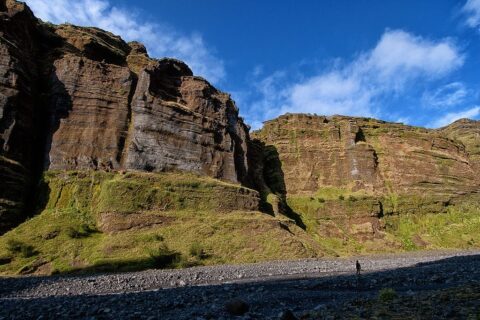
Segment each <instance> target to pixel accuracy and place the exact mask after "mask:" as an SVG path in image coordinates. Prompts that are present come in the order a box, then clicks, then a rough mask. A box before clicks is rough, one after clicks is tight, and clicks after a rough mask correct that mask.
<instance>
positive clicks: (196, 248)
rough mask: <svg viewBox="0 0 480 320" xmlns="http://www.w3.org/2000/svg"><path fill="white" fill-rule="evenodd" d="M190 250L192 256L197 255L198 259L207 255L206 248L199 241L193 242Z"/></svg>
mask: <svg viewBox="0 0 480 320" xmlns="http://www.w3.org/2000/svg"><path fill="white" fill-rule="evenodd" d="M189 252H190V255H191V256H192V257H196V258H198V259H204V258H206V256H207V255H206V253H205V249H204V248H203V247H202V245H201V244H200V243H198V242H194V243H192V245H191V246H190V249H189Z"/></svg>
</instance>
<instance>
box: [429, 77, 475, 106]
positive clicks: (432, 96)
mask: <svg viewBox="0 0 480 320" xmlns="http://www.w3.org/2000/svg"><path fill="white" fill-rule="evenodd" d="M468 95H469V91H468V90H467V88H466V87H465V85H464V84H463V83H461V82H452V83H449V84H447V85H444V86H442V87H440V88H437V89H436V90H434V91H433V92H431V91H427V92H425V93H424V94H423V96H422V101H423V105H424V106H425V107H438V108H448V107H454V106H458V105H460V104H461V103H463V102H464V101H465V99H466V98H467V96H468Z"/></svg>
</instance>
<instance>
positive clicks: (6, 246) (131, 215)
mask: <svg viewBox="0 0 480 320" xmlns="http://www.w3.org/2000/svg"><path fill="white" fill-rule="evenodd" d="M42 189H43V196H44V200H45V209H44V210H43V211H42V212H41V213H40V214H38V215H36V216H34V217H33V218H31V219H30V220H28V221H26V222H25V223H23V224H21V225H20V226H18V227H17V228H15V229H13V230H12V231H10V232H8V233H6V234H5V235H3V236H2V237H0V274H23V273H41V274H51V273H65V272H73V271H82V270H83V271H119V270H138V269H145V268H163V267H186V266H191V265H198V264H205V265H208V264H218V263H243V262H256V261H264V260H273V259H294V258H304V257H311V256H314V255H315V252H316V249H315V243H314V242H313V241H311V240H310V239H309V238H308V237H307V236H306V233H305V232H304V231H303V230H301V229H300V228H298V227H297V226H296V225H295V224H293V223H292V222H291V221H290V220H288V219H282V218H274V217H272V216H269V215H267V214H264V213H260V212H258V211H256V209H257V207H258V193H257V192H256V191H253V190H250V189H246V188H244V187H240V186H238V185H232V184H228V183H224V182H221V181H218V180H214V179H211V178H206V177H200V176H196V175H193V174H185V173H164V174H151V173H136V172H135V173H133V172H131V173H127V174H119V173H106V172H99V171H95V172H48V173H46V175H45V178H44V186H43V187H42Z"/></svg>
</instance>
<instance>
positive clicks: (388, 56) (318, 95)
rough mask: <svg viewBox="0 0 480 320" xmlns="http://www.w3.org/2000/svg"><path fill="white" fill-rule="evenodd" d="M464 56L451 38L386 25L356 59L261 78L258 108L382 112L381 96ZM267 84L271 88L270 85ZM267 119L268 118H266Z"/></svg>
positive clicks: (443, 70)
mask: <svg viewBox="0 0 480 320" xmlns="http://www.w3.org/2000/svg"><path fill="white" fill-rule="evenodd" d="M463 63H464V57H463V54H462V53H461V51H460V49H459V48H458V47H457V46H456V45H455V43H453V41H451V40H450V39H441V40H438V41H434V40H429V39H425V38H422V37H419V36H415V35H412V34H410V33H408V32H405V31H403V30H387V31H385V33H384V34H383V35H382V37H381V38H380V40H379V41H378V43H377V44H376V46H375V47H374V48H372V49H371V50H369V51H367V52H363V53H361V54H359V55H357V56H356V57H355V58H354V59H353V60H352V61H351V62H349V63H343V64H339V65H336V66H335V67H333V68H332V69H330V70H327V71H325V72H322V73H319V74H317V75H314V76H312V77H309V78H306V79H301V80H299V81H286V80H285V79H282V80H283V81H280V82H276V81H275V80H276V79H277V78H278V73H277V76H273V77H272V76H269V77H266V78H265V79H264V80H263V81H259V82H258V83H257V91H258V92H259V93H260V97H261V98H260V100H259V101H256V102H254V103H253V104H254V105H256V106H258V108H256V110H257V111H258V112H265V111H268V114H270V115H272V114H274V116H277V115H279V114H282V113H286V112H306V113H318V114H324V115H332V114H345V115H356V116H377V117H378V116H382V112H381V110H380V109H379V103H378V102H379V101H380V100H381V99H382V98H383V97H384V96H388V95H390V96H392V95H396V94H400V93H403V92H404V91H405V90H406V89H407V88H409V87H410V86H412V83H414V82H415V81H420V80H421V81H426V82H429V81H434V80H438V79H441V78H443V77H445V76H446V75H449V74H450V73H452V72H453V71H454V70H456V69H458V68H459V67H461V66H462V65H463ZM265 84H268V88H269V90H267V91H265V88H264V87H265ZM265 119H266V118H265Z"/></svg>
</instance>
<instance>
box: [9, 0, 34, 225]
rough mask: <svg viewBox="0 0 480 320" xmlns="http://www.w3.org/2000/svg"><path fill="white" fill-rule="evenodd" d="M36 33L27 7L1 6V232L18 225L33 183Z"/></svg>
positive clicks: (20, 5)
mask: <svg viewBox="0 0 480 320" xmlns="http://www.w3.org/2000/svg"><path fill="white" fill-rule="evenodd" d="M38 33H39V30H38V25H37V23H36V19H35V18H34V16H33V14H32V12H31V11H30V9H29V8H28V7H27V6H26V5H24V4H22V3H18V2H14V1H0V181H1V183H0V233H1V232H2V231H3V230H6V229H7V228H8V227H10V226H12V225H15V224H17V223H19V222H20V221H21V220H22V218H23V217H22V214H23V213H24V211H25V210H27V208H26V204H27V200H28V198H29V195H30V191H31V185H32V183H33V180H34V178H33V176H34V172H35V165H36V162H35V159H34V158H35V154H36V152H38V148H37V146H38V143H39V142H40V141H39V140H38V136H37V135H36V132H37V129H38V123H37V120H38V118H39V117H41V110H40V106H39V103H38V100H37V98H38V95H39V87H38V79H39V74H38V68H37V64H36V63H35V57H36V56H38V51H39V45H40V44H39V42H38V41H37V39H36V38H37V37H38Z"/></svg>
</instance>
